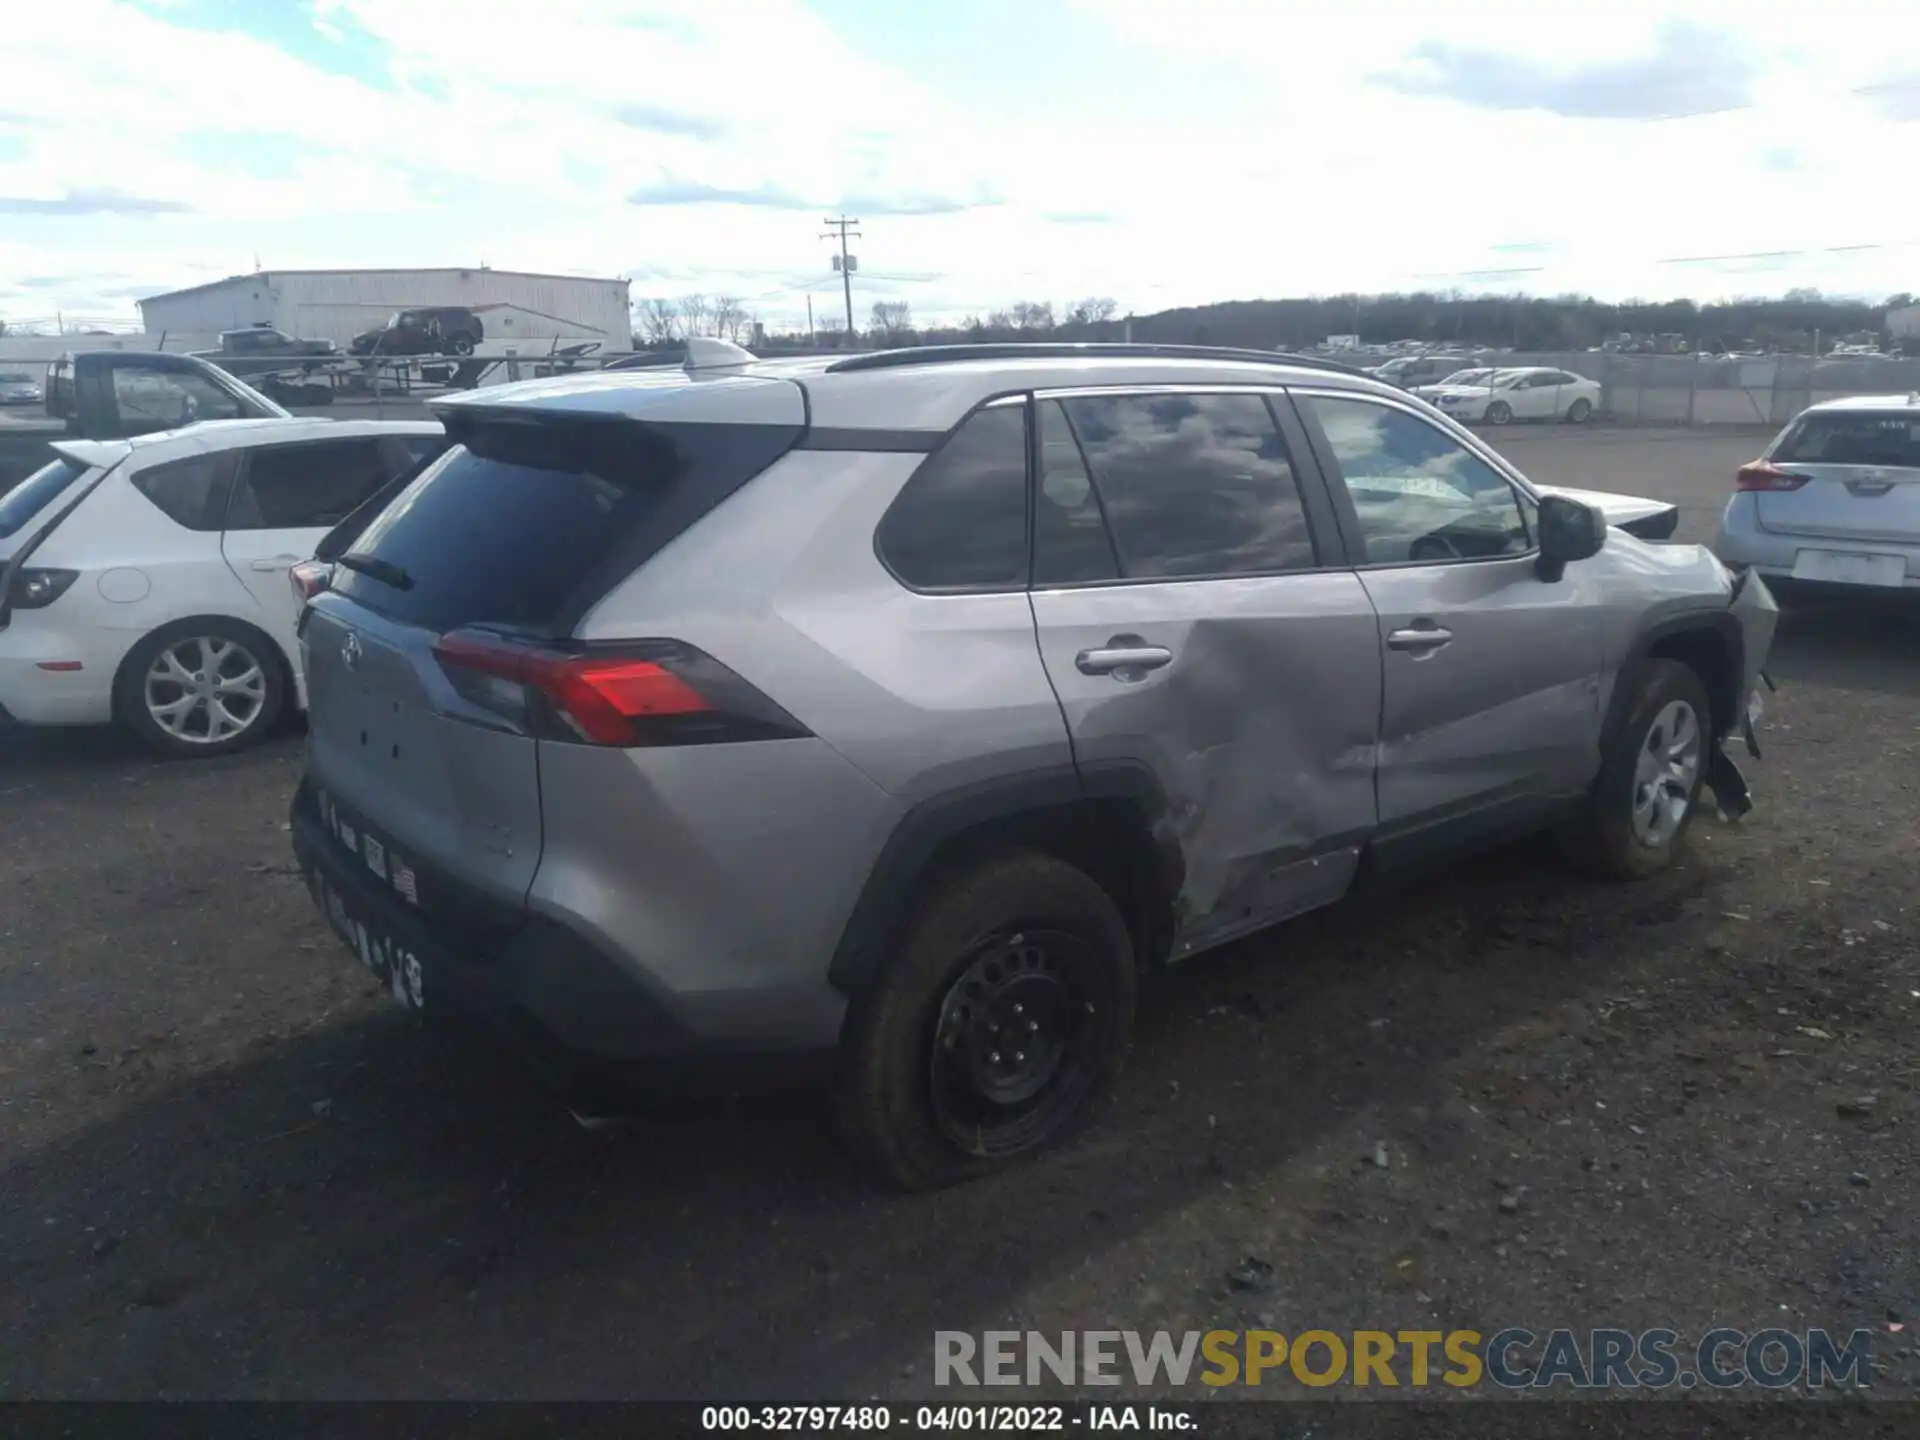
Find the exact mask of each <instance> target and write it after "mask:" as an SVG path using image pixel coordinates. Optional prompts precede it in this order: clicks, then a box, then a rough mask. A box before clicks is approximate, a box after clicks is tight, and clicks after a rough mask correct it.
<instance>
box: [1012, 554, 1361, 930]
mask: <svg viewBox="0 0 1920 1440" xmlns="http://www.w3.org/2000/svg"><path fill="white" fill-rule="evenodd" d="M1033 614H1034V621H1035V624H1036V626H1037V631H1038V635H1039V639H1040V653H1041V656H1042V658H1043V659H1044V661H1045V662H1046V669H1047V676H1048V678H1049V679H1050V680H1051V681H1052V682H1053V687H1054V691H1055V693H1057V694H1058V695H1059V697H1060V706H1061V710H1062V711H1063V713H1064V714H1065V716H1066V722H1067V729H1068V732H1069V734H1070V735H1071V736H1072V739H1073V751H1074V758H1075V760H1076V762H1077V763H1078V764H1079V765H1081V766H1082V767H1088V766H1099V765H1110V764H1115V763H1125V762H1138V763H1141V764H1144V765H1145V766H1146V767H1148V768H1149V769H1150V770H1151V771H1152V773H1153V774H1154V775H1156V776H1157V777H1158V778H1159V780H1160V783H1161V786H1162V787H1163V789H1164V791H1165V793H1166V797H1167V809H1168V817H1167V818H1168V820H1169V821H1170V824H1171V829H1172V832H1173V833H1174V834H1175V835H1176V836H1177V837H1178V839H1179V844H1180V848H1181V851H1182V858H1183V860H1184V862H1185V872H1186V873H1185V885H1184V887H1183V889H1182V891H1181V894H1180V897H1179V901H1178V904H1177V906H1176V914H1175V917H1174V918H1175V925H1176V938H1175V942H1174V949H1175V953H1176V954H1178V953H1182V952H1184V951H1186V950H1189V949H1195V948H1198V947H1199V946H1200V945H1202V944H1211V943H1215V942H1216V941H1218V940H1221V939H1225V938H1227V937H1228V936H1230V935H1232V934H1236V933H1239V932H1240V931H1241V930H1244V929H1248V928H1253V927H1257V926H1258V925H1260V924H1264V923H1268V922H1270V921H1273V920H1276V919H1279V918H1282V917H1283V916H1285V915H1289V914H1294V913H1297V912H1299V911H1301V910H1305V909H1309V908H1311V907H1312V906H1315V905H1320V904H1324V903H1326V902H1327V901H1329V900H1332V899H1335V898H1337V897H1338V896H1339V895H1340V893H1341V892H1342V891H1343V890H1345V888H1346V886H1347V884H1348V882H1349V881H1350V880H1351V879H1352V876H1353V871H1354V866H1355V864H1356V863H1357V859H1358V854H1359V847H1360V845H1361V844H1363V843H1364V841H1365V839H1366V836H1367V834H1368V833H1369V832H1370V831H1371V830H1372V828H1373V826H1374V824H1375V821H1376V818H1377V811H1376V804H1375V796H1374V742H1375V737H1376V735H1377V733H1378V727H1379V720H1380V654H1379V646H1378V640H1377V638H1376V628H1377V627H1376V622H1375V617H1374V613H1373V607H1372V605H1371V604H1370V603H1369V602H1368V600H1367V593H1366V590H1365V588H1364V587H1363V586H1362V585H1361V583H1360V579H1359V577H1358V576H1357V575H1355V574H1354V573H1353V572H1352V571H1331V572H1319V573H1313V574H1301V575H1266V576H1255V577H1247V578H1243V579H1234V580H1192V581H1176V582H1171V583H1160V584H1150V585H1121V586H1104V587H1098V588H1090V589H1077V590H1074V589H1063V590H1045V591H1036V592H1035V593H1034V595H1033ZM1142 637H1151V640H1152V645H1153V647H1156V648H1164V649H1165V650H1166V651H1167V652H1169V656H1170V658H1169V660H1168V661H1167V662H1166V663H1164V664H1162V665H1160V666H1159V667H1158V668H1154V669H1142V670H1140V671H1139V672H1138V673H1137V674H1131V675H1125V674H1122V675H1116V674H1107V673H1087V672H1086V671H1085V670H1084V669H1083V665H1084V664H1085V661H1084V660H1083V658H1082V657H1085V656H1087V655H1089V654H1090V653H1093V652H1098V651H1099V650H1101V649H1102V648H1103V647H1113V646H1123V645H1126V644H1129V643H1133V642H1135V641H1141V643H1144V641H1143V640H1142Z"/></svg>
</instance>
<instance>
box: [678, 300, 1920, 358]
mask: <svg viewBox="0 0 1920 1440" xmlns="http://www.w3.org/2000/svg"><path fill="white" fill-rule="evenodd" d="M1912 303H1914V302H1913V297H1912V296H1911V295H1910V294H1904V293H1903V294H1898V295H1892V296H1889V297H1888V298H1887V299H1886V300H1884V301H1882V302H1880V303H1878V304H1875V303H1872V302H1870V301H1866V300H1861V299H1854V298H1845V297H1838V296H1827V295H1822V294H1820V293H1819V292H1818V291H1814V290H1791V291H1788V292H1787V293H1786V294H1785V295H1784V296H1780V297H1777V298H1755V299H1731V300H1722V301H1714V302H1710V303H1706V304H1701V303H1698V302H1696V301H1693V300H1665V301H1651V300H1627V301H1621V302H1617V303H1615V302H1607V301H1601V300H1596V299H1594V298H1592V297H1591V296H1584V295H1560V296H1552V297H1547V296H1528V295H1459V294H1448V293H1435V292H1425V291H1416V292H1413V293H1410V294H1381V295H1333V296H1315V297H1310V298H1301V299H1291V300H1230V301H1224V302H1221V303H1218V304H1213V305H1198V306H1189V307H1184V308H1181V309H1177V310H1163V311H1159V312H1157V313H1155V314H1151V315H1136V316H1134V317H1133V318H1132V336H1133V339H1134V340H1136V341H1143V342H1157V343H1163V344H1201V345H1232V346H1247V347H1254V348H1259V349H1302V348H1305V347H1307V346H1311V345H1315V344H1319V343H1320V342H1322V341H1324V340H1326V339H1327V337H1328V336H1331V335H1358V336H1359V337H1360V341H1361V343H1362V344H1385V343H1387V342H1390V341H1396V340H1418V341H1426V342H1430V343H1433V344H1446V345H1459V346H1461V347H1463V348H1492V347H1496V346H1500V347H1504V346H1511V347H1513V348H1514V349H1517V350H1544V351H1554V350H1585V349H1588V348H1590V347H1593V346H1596V345H1600V344H1602V343H1604V342H1606V341H1608V340H1611V339H1613V338H1614V337H1616V336H1619V335H1635V336H1648V337H1652V336H1662V335H1671V336H1679V337H1682V338H1684V339H1685V340H1686V341H1687V342H1688V348H1690V349H1694V350H1724V349H1762V350H1779V351H1783V352H1788V353H1792V352H1795V351H1798V352H1802V353H1810V352H1811V351H1813V349H1814V348H1815V347H1816V346H1818V348H1820V349H1822V350H1825V349H1827V348H1830V347H1831V346H1832V345H1833V344H1834V343H1835V342H1838V341H1843V340H1846V339H1848V338H1849V337H1853V338H1855V339H1857V340H1868V339H1880V338H1882V337H1883V332H1884V326H1885V321H1886V316H1887V313H1888V311H1890V310H1897V309H1900V308H1902V307H1904V306H1907V305H1910V304H1912ZM1116 311H1117V307H1116V306H1115V305H1114V303H1113V302H1112V301H1111V300H1107V299H1093V300H1083V301H1076V302H1073V303H1072V304H1070V305H1065V306H1062V307H1061V311H1060V314H1059V316H1058V318H1056V316H1055V313H1054V307H1053V306H1052V305H1051V304H1049V303H1047V302H1023V303H1021V304H1019V305H1014V306H1009V307H1007V308H1006V309H1005V310H1000V311H995V312H992V313H991V314H988V315H984V316H979V317H975V318H973V319H971V320H969V321H966V322H963V323H961V324H958V325H951V324H948V325H930V326H924V327H916V326H915V325H914V324H913V320H912V315H911V311H910V309H909V307H908V305H907V304H906V303H905V302H901V301H891V302H880V303H878V304H876V305H874V307H873V312H874V313H873V316H872V323H871V324H869V325H867V326H864V327H862V333H861V335H860V337H859V340H858V341H857V342H856V343H859V344H861V345H868V346H870V345H881V346H894V345H905V344H923V345H924V344H959V343H968V342H975V343H977V342H980V341H992V340H1037V339H1042V338H1045V339H1053V340H1118V339H1120V338H1122V337H1123V335H1125V333H1126V325H1127V322H1126V320H1125V319H1124V318H1122V317H1121V316H1120V315H1118V314H1117V313H1116ZM812 339H813V343H815V344H817V345H821V346H825V347H829V348H835V347H838V346H839V345H841V343H842V332H841V330H840V329H839V328H838V327H837V326H836V327H835V328H832V329H827V328H822V329H820V330H818V331H817V332H816V334H815V335H814V336H813V337H812ZM808 341H809V337H808V336H807V334H806V333H805V332H804V331H803V332H800V333H798V334H793V333H782V334H774V333H771V332H769V333H768V336H767V343H768V344H770V345H775V346H779V345H784V344H794V343H798V344H801V345H805V344H807V343H808ZM653 343H654V344H656V345H658V344H660V343H662V342H661V340H660V339H656V340H654V341H653ZM668 343H671V342H668Z"/></svg>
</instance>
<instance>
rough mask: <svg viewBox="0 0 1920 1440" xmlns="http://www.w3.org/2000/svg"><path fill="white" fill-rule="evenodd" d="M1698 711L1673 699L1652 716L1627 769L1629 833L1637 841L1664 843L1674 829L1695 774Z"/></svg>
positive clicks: (1698, 746)
mask: <svg viewBox="0 0 1920 1440" xmlns="http://www.w3.org/2000/svg"><path fill="white" fill-rule="evenodd" d="M1702 748H1703V747H1702V745H1701V734H1700V717H1699V716H1698V715H1697V714H1695V713H1694V709H1693V706H1692V705H1690V704H1688V703H1687V702H1686V701H1685V700H1674V701H1672V702H1670V703H1669V704H1667V705H1666V706H1665V707H1663V708H1662V709H1661V711H1660V713H1659V714H1658V715H1657V716H1655V717H1654V721H1653V724H1652V725H1651V726H1650V727H1649V728H1648V730H1647V734H1646V738H1645V740H1643V741H1642V742H1641V745H1640V754H1639V759H1638V760H1637V762H1636V763H1635V765H1634V774H1633V833H1634V835H1635V836H1636V837H1637V838H1638V839H1639V841H1640V843H1641V844H1642V845H1664V844H1666V843H1667V841H1669V840H1671V839H1672V838H1673V837H1674V836H1675V835H1676V834H1678V833H1679V830H1680V827H1681V825H1682V824H1683V823H1684V822H1685V820H1686V818H1687V810H1688V808H1689V807H1690V806H1691V805H1692V804H1693V795H1694V790H1695V788H1696V786H1697V784H1698V781H1699V779H1700V761H1701V752H1702Z"/></svg>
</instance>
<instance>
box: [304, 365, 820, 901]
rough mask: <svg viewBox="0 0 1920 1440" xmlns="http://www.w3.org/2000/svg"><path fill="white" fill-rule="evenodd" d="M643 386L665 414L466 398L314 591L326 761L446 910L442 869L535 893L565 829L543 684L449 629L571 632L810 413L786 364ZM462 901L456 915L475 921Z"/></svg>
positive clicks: (541, 634) (313, 686) (313, 734)
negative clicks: (476, 660) (465, 665)
mask: <svg viewBox="0 0 1920 1440" xmlns="http://www.w3.org/2000/svg"><path fill="white" fill-rule="evenodd" d="M628 398H629V399H630V401H631V402H632V403H633V404H635V405H637V406H640V407H643V409H644V411H645V415H646V418H634V417H632V416H624V417H615V416H610V415H608V414H605V413H594V414H589V415H586V416H582V417H577V418H571V419H570V418H569V417H568V416H567V414H566V413H565V412H564V411H563V412H560V413H553V412H543V411H542V410H541V409H539V408H537V407H534V406H518V407H512V408H511V409H510V410H507V411H503V412H499V413H497V414H496V413H495V412H490V411H488V410H486V409H484V408H475V407H471V406H464V405H461V404H457V403H456V404H450V405H448V406H447V407H446V408H445V410H444V411H443V412H442V413H443V416H444V417H445V418H446V422H447V428H448V437H449V439H450V440H452V441H453V442H454V443H453V445H452V448H450V449H449V450H448V451H447V452H446V453H445V454H444V455H442V456H441V457H440V458H439V459H438V460H436V461H434V462H433V463H431V464H430V465H428V466H427V468H426V469H425V470H424V471H422V472H421V473H420V474H419V475H418V476H417V477H415V478H414V479H413V480H412V481H411V482H410V483H409V484H407V486H406V487H405V488H404V489H403V490H402V491H401V492H400V494H399V495H398V496H396V497H395V498H394V499H393V501H392V503H390V504H388V505H387V506H386V507H385V508H384V509H382V510H381V511H380V513H379V515H378V516H377V517H376V518H374V519H373V521H372V523H371V524H369V525H368V526H367V527H366V529H365V530H364V531H363V532H362V533H361V534H360V535H359V536H358V537H356V538H355V539H354V540H353V541H352V543H351V546H350V548H349V550H348V552H347V556H346V557H344V558H343V563H342V564H341V566H340V568H339V569H338V570H337V571H336V573H335V575H334V578H333V581H332V584H331V586H330V588H329V589H328V590H327V591H325V592H323V593H322V594H321V595H320V596H318V597H317V598H316V599H315V600H314V601H313V602H312V604H311V605H309V606H308V608H307V610H306V613H305V618H304V620H303V621H302V649H303V652H304V654H305V664H306V667H307V680H308V717H309V718H308V735H309V739H308V774H309V777H310V779H311V781H312V782H313V785H314V786H315V787H316V788H317V789H318V790H319V791H321V792H324V794H325V796H326V798H327V800H328V801H329V802H331V803H332V804H333V806H334V807H335V809H336V810H337V811H338V812H339V813H343V814H346V815H347V816H349V817H350V824H352V825H353V826H354V827H355V829H356V831H357V832H362V833H373V834H376V835H378V836H380V837H381V840H382V842H383V844H386V845H388V846H390V847H391V848H392V850H393V852H394V853H397V854H401V855H404V856H406V857H407V859H408V863H409V864H410V865H412V866H413V867H414V869H415V870H416V871H418V872H419V873H420V887H421V889H420V897H421V898H420V899H419V900H418V902H417V903H419V904H420V906H421V908H422V909H424V910H427V911H429V912H434V910H435V906H436V905H437V904H439V903H440V902H437V901H435V900H434V899H433V898H432V895H433V893H434V892H435V891H436V890H437V891H439V892H441V893H444V892H445V891H446V889H447V882H446V881H444V880H442V881H430V879H429V876H430V874H438V875H441V876H455V877H458V879H457V882H454V883H455V885H456V888H455V891H454V893H456V894H458V893H463V892H462V890H461V889H460V888H458V887H465V888H466V889H471V890H474V891H477V892H478V893H479V894H480V895H482V896H483V897H486V898H491V899H493V900H495V901H499V902H510V903H511V904H512V905H514V906H516V907H517V906H520V905H522V904H524V902H525V898H526V892H527V888H528V886H529V885H530V884H531V883H532V881H533V877H534V873H535V871H536V869H537V868H538V866H539V862H540V855H541V846H542V843H543V833H544V832H543V827H542V821H541V809H540V804H541V802H540V744H541V743H542V742H539V741H537V740H535V739H534V738H533V731H534V727H533V726H532V725H531V724H530V723H529V720H528V714H527V708H528V706H529V705H530V704H532V703H534V702H533V701H532V700H531V698H530V697H529V696H528V694H527V693H526V692H525V691H524V690H522V688H521V687H520V686H518V685H516V684H514V683H512V682H511V681H510V680H508V679H506V678H503V677H501V676H498V675H489V674H486V673H482V672H479V671H475V670H472V669H462V668H460V667H458V666H451V667H450V666H445V665H443V664H442V663H441V661H440V659H439V657H438V655H437V653H436V646H437V645H438V644H439V643H440V641H441V639H442V637H443V636H445V635H447V634H448V632H451V631H456V630H457V631H462V632H468V633H471V632H475V631H478V632H481V633H483V634H485V633H493V634H504V635H507V636H510V637H512V638H514V639H516V640H525V641H533V642H537V643H542V644H547V645H550V646H555V647H559V648H563V649H564V648H566V647H567V646H569V645H570V644H571V643H572V642H571V639H570V637H571V636H572V635H573V633H574V630H575V628H576V627H577V626H578V624H579V623H580V620H581V618H582V617H583V616H584V615H585V614H586V613H587V611H588V610H589V609H590V608H591V607H592V606H593V604H594V603H595V602H596V601H598V600H599V599H600V598H601V597H603V596H604V595H605V594H606V593H607V592H608V591H610V590H611V589H612V588H613V586H614V585H616V584H618V583H619V582H620V581H621V580H623V579H625V578H626V577H627V576H628V575H630V574H631V573H632V572H633V571H634V570H635V569H637V568H638V567H639V566H640V565H642V564H644V563H645V562H646V560H647V559H648V558H650V557H651V556H652V555H653V554H654V553H656V552H657V551H658V550H659V549H661V548H662V547H663V546H665V545H667V544H668V543H670V542H671V541H672V540H673V539H674V538H675V537H676V536H678V535H679V534H680V533H681V532H682V531H683V530H685V529H686V528H687V527H688V526H690V525H692V524H694V523H695V522H696V521H697V520H699V519H700V518H701V517H702V516H703V515H705V514H706V513H707V511H708V510H710V509H712V508H713V507H714V506H715V505H717V504H719V503H720V502H721V501H722V500H723V499H724V498H725V497H726V496H727V495H729V494H731V493H732V491H733V490H735V489H737V488H738V487H739V486H740V485H743V484H745V483H746V482H747V481H748V480H749V479H751V478H752V477H753V476H754V475H757V474H758V473H759V472H760V471H761V470H763V469H765V468H766V467H767V466H768V465H769V464H771V463H772V462H773V460H774V459H776V458H777V457H778V456H779V455H780V454H782V453H784V451H785V450H786V449H787V448H789V447H790V446H791V445H792V443H793V442H794V440H795V439H796V438H798V436H799V434H800V432H801V430H802V428H803V422H804V418H805V412H804V408H803V400H802V396H801V392H800V390H799V388H798V387H797V386H795V385H793V384H791V383H789V382H785V381H771V380H759V379H750V378H745V377H742V378H739V379H726V380H712V381H706V382H702V383H701V384H698V385H695V384H692V383H688V382H680V383H674V382H672V381H667V382H666V383H663V384H661V385H660V386H659V387H657V388H656V389H654V390H652V391H650V392H648V393H645V394H641V393H635V394H634V395H632V396H630V397H628ZM742 416H744V417H745V418H746V421H747V423H737V417H742ZM708 417H711V418H708ZM347 560H351V562H352V563H351V564H349V563H346V561H347ZM355 566H357V567H358V568H355ZM281 583H282V585H283V586H284V585H285V580H284V577H282V580H281ZM428 867H431V869H430V870H429V868H428ZM459 908H460V906H459V905H458V904H457V903H456V905H455V907H454V913H446V912H445V911H442V912H441V915H440V918H443V919H446V920H447V921H448V922H449V923H451V924H454V925H456V926H457V925H458V924H460V917H459V914H458V910H459ZM516 913H517V911H516Z"/></svg>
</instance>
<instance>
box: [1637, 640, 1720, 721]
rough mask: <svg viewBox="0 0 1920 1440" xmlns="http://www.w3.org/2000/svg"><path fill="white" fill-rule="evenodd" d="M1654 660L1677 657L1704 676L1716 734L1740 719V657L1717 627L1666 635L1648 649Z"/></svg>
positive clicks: (1702, 680)
mask: <svg viewBox="0 0 1920 1440" xmlns="http://www.w3.org/2000/svg"><path fill="white" fill-rule="evenodd" d="M1647 658H1648V659H1650V660H1676V661H1678V662H1679V663H1680V664H1682V665H1685V666H1686V667H1687V668H1688V669H1690V670H1692V671H1693V673H1694V674H1696V675H1698V676H1699V677H1700V683H1701V684H1703V685H1705V686H1706V687H1707V700H1708V703H1709V704H1711V705H1712V706H1713V733H1714V734H1715V735H1716V736H1718V735H1725V734H1726V733H1727V732H1728V731H1729V730H1731V729H1732V728H1733V726H1734V724H1735V722H1736V721H1737V720H1738V719H1739V716H1738V714H1737V713H1736V709H1737V707H1738V706H1739V703H1740V697H1739V694H1738V693H1737V692H1738V690H1739V688H1740V659H1739V657H1738V655H1737V654H1736V653H1735V649H1734V645H1733V642H1732V641H1731V639H1730V638H1729V637H1728V636H1727V635H1726V634H1725V632H1724V631H1723V630H1721V629H1720V628H1719V627H1717V626H1711V625H1699V626H1694V627H1692V628H1689V629H1685V630H1677V631H1674V632H1672V633H1671V634H1667V635H1662V636H1661V637H1660V638H1659V639H1657V640H1655V641H1654V642H1653V645H1652V646H1651V647H1650V648H1649V649H1648V651H1647Z"/></svg>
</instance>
